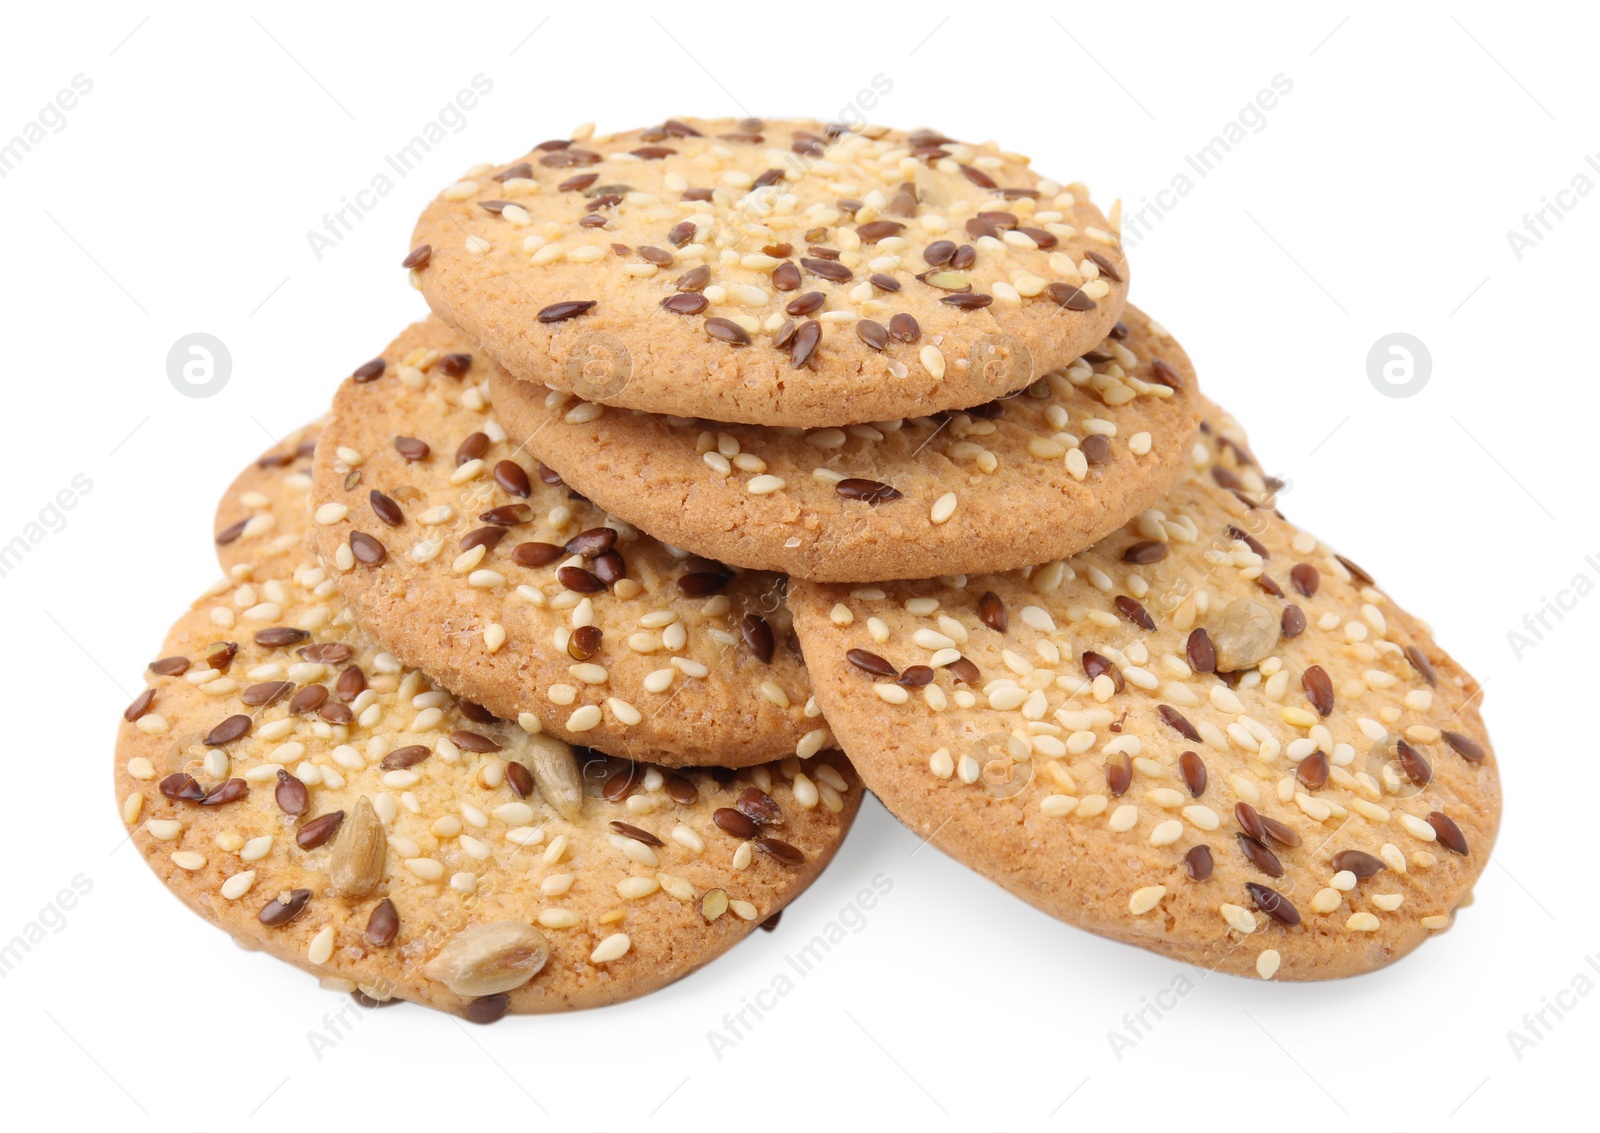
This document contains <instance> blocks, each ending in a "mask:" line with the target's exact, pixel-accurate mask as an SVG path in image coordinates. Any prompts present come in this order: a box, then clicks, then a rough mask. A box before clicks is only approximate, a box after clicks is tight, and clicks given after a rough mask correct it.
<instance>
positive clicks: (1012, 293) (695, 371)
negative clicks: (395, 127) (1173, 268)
mask: <svg viewBox="0 0 1600 1133" xmlns="http://www.w3.org/2000/svg"><path fill="white" fill-rule="evenodd" d="M412 244H413V247H412V250H411V252H410V254H409V255H407V256H406V257H405V261H404V266H405V267H407V268H409V269H410V270H411V272H412V279H413V282H415V283H416V285H417V286H419V287H420V288H421V289H422V292H423V294H424V295H426V296H427V299H428V303H429V304H430V305H431V306H432V307H433V309H434V311H436V312H437V313H438V314H439V315H440V316H441V317H443V318H444V319H445V321H447V322H449V323H451V324H452V325H454V326H456V327H459V328H460V329H461V330H462V331H463V332H465V333H466V334H467V335H468V336H470V337H471V338H473V339H476V340H477V341H478V342H480V343H482V345H483V349H484V350H485V351H486V352H487V353H489V354H490V355H491V356H492V357H494V358H496V359H498V360H499V361H500V362H501V363H502V364H503V365H504V366H505V367H506V368H507V369H509V370H510V371H511V372H512V373H513V374H515V375H516V376H517V377H520V378H524V379H527V380H529V381H534V382H538V383H541V384H544V385H549V386H552V387H554V388H557V389H562V390H566V391H568V392H572V393H577V394H578V395H580V396H582V397H584V398H586V399H588V400H591V401H598V402H603V403H605V404H608V405H619V406H626V407H628V408H631V409H641V410H645V411H648V412H652V413H677V414H684V415H690V416H701V417H706V418H708V419H711V420H716V421H744V422H752V423H758V424H766V425H794V426H802V427H812V426H824V425H843V424H852V423H856V422H861V421H881V420H886V419H889V418H893V417H910V416H916V415H919V414H925V413H932V412H936V411H939V410H944V409H962V408H966V407H968V406H972V405H980V404H983V403H985V402H989V401H993V400H994V399H995V398H996V397H1000V396H1003V395H1005V394H1007V393H1010V392H1012V391H1013V390H1016V389H1020V388H1021V387H1023V386H1025V385H1027V384H1028V383H1029V382H1031V381H1033V380H1034V379H1035V378H1036V377H1038V376H1039V375H1041V374H1044V373H1046V372H1047V371H1049V370H1052V369H1055V368H1057V367H1062V366H1066V365H1067V364H1068V363H1070V362H1071V361H1072V360H1073V359H1074V358H1076V357H1078V356H1079V355H1080V354H1082V353H1083V352H1084V351H1086V350H1089V349H1091V348H1093V346H1094V345H1095V344H1096V343H1097V342H1099V341H1100V340H1101V339H1102V338H1104V337H1105V335H1106V333H1107V332H1108V331H1109V330H1110V329H1111V326H1112V324H1113V323H1115V322H1116V320H1117V317H1118V316H1119V314H1120V313H1121V311H1122V304H1123V301H1124V297H1125V295H1126V291H1127V282H1126V281H1127V279H1128V267H1127V261H1126V259H1125V258H1124V256H1123V253H1122V249H1121V247H1120V245H1119V242H1118V238H1117V236H1116V234H1115V233H1114V232H1113V231H1112V226H1111V225H1110V224H1109V223H1108V222H1107V220H1106V219H1105V217H1104V216H1102V215H1101V214H1100V211H1099V210H1098V209H1097V208H1095V207H1094V205H1093V204H1091V203H1090V202H1089V194H1088V190H1087V189H1085V188H1084V187H1083V186H1082V185H1079V184H1063V183H1060V182H1056V181H1051V180H1048V179H1044V178H1041V177H1040V176H1039V175H1038V174H1036V173H1035V172H1034V171H1033V170H1032V169H1031V168H1030V167H1029V164H1028V159H1027V158H1026V157H1023V156H1021V155H1019V154H1014V153H1008V152H1004V151H1002V150H1000V149H999V148H998V147H997V146H996V145H995V144H994V143H993V142H985V143H983V144H981V145H973V144H970V143H966V142H960V141H956V140H954V139H951V138H947V137H945V136H944V135H942V134H938V133H935V132H932V131H927V130H922V131H917V132H915V133H910V134H907V133H905V132H902V131H899V130H890V129H887V128H884V127H876V126H869V127H866V128H864V129H862V130H860V131H857V132H852V131H850V130H848V129H846V128H844V127H840V126H828V125H823V124H821V123H817V122H810V121H769V122H754V121H745V122H739V121H734V120H731V119H720V120H710V121H702V120H699V119H690V120H687V121H682V120H673V121H669V122H667V123H665V124H664V125H662V126H659V127H651V128H649V129H645V130H632V131H629V132H627V133H622V134H613V135H610V136H606V137H588V136H584V137H580V138H576V139H573V140H570V141H568V140H559V141H552V142H545V143H542V144H541V145H539V146H537V147H535V148H534V149H533V151H532V152H530V153H528V154H526V155H524V156H523V157H521V158H518V159H516V160H515V161H513V162H511V163H510V164H508V165H505V166H492V165H483V166H478V167H476V168H473V169H471V170H469V171H468V172H467V174H466V176H465V177H464V178H463V179H462V180H461V181H459V182H457V183H456V184H454V185H452V186H450V187H449V188H447V189H445V190H444V191H443V192H442V193H440V195H439V196H438V197H437V198H436V199H435V200H434V201H433V202H432V203H431V204H429V205H428V207H427V208H426V209H425V210H424V212H423V214H422V218H421V219H420V220H419V221H418V223H417V227H416V232H415V234H414V236H413V238H412Z"/></svg>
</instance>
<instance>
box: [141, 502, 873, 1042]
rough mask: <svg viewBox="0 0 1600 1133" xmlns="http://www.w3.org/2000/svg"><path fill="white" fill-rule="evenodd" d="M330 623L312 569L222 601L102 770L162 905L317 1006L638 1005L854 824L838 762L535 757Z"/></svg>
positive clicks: (766, 912) (168, 655) (219, 596)
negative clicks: (186, 911)
mask: <svg viewBox="0 0 1600 1133" xmlns="http://www.w3.org/2000/svg"><path fill="white" fill-rule="evenodd" d="M229 502H230V503H233V504H234V505H235V506H240V507H243V506H245V505H243V504H242V503H241V502H240V501H237V500H234V501H229ZM341 608H342V602H341V601H340V599H339V595H338V592H337V589H336V588H335V587H334V585H333V583H332V581H331V579H330V578H329V576H328V572H327V570H326V569H325V568H323V567H322V566H320V565H318V564H317V563H316V562H315V561H314V560H313V559H312V558H311V556H310V555H309V553H308V552H306V551H305V550H304V549H302V551H301V554H300V560H299V563H298V565H296V566H294V567H292V568H285V569H283V570H281V571H267V570H264V569H257V570H256V571H255V573H254V576H253V578H252V579H251V580H250V581H246V582H242V583H230V582H225V583H222V584H219V586H218V587H217V588H215V589H214V590H213V591H212V592H211V593H210V594H208V595H206V596H205V597H204V598H202V599H201V600H200V601H198V602H196V603H195V605H194V607H193V608H192V609H191V610H190V611H189V612H188V613H186V614H185V615H184V616H183V617H182V618H180V619H179V621H178V622H177V624H176V625H175V626H174V627H173V629H172V631H171V633H170V634H169V635H168V637H167V640H166V642H165V644H164V645H163V647H162V651H161V658H160V659H159V660H157V661H156V662H154V663H153V664H152V665H151V667H150V669H149V671H148V672H147V674H146V684H147V688H146V691H145V692H144V693H142V694H141V695H140V697H139V698H138V699H137V700H136V701H135V702H134V703H133V704H131V705H130V706H129V708H128V710H127V712H126V713H125V715H124V719H123V721H122V722H121V723H120V725H119V731H118V736H117V744H116V768H115V779H116V790H117V799H118V802H119V804H120V807H121V813H122V818H123V821H124V823H125V824H126V826H127V828H128V830H129V831H130V834H131V837H132V840H133V842H134V844H135V845H136V846H137V847H138V849H139V851H140V852H141V853H142V854H143V855H144V857H145V859H146V860H147V862H148V863H149V865H150V866H151V868H152V869H153V870H154V871H155V872H156V873H157V875H158V876H160V877H161V879H162V880H163V881H164V882H165V883H166V885H167V886H168V887H169V888H170V889H171V890H172V891H173V892H174V893H175V894H176V895H177V896H179V897H180V898H182V899H183V901H184V902H185V903H186V904H188V905H189V906H190V907H191V908H192V909H193V910H194V911H195V912H197V913H198V914H200V915H201V916H202V917H204V918H206V919H207V920H210V921H212V922H213V923H215V924H217V925H218V926H220V927H221V928H223V929H224V930H225V931H227V932H229V933H230V934H232V935H233V936H234V937H235V938H236V939H237V940H238V941H239V942H240V943H242V944H244V945H246V946H247V947H256V948H262V949H265V950H266V951H268V952H270V953H272V954H273V955H275V956H277V957H279V958H281V959H284V960H286V961H288V962H290V963H293V964H295V965H297V966H299V967H301V968H303V969H305V970H307V971H309V972H311V973H312V974H314V975H316V976H318V977H320V978H321V979H322V980H323V982H324V983H325V985H327V986H330V987H334V988H339V989H343V990H350V991H355V990H357V989H359V990H360V991H361V993H362V994H364V995H366V996H368V997H370V998H371V999H377V1000H388V999H391V998H395V999H407V1000H414V1001H416V1002H419V1003H425V1004H429V1005H431V1006H434V1007H439V1008H442V1009H445V1010H449V1011H456V1012H461V1013H463V1014H465V1015H467V1017H469V1018H472V1019H475V1020H478V1021H488V1020H491V1019H493V1018H497V1017H498V1016H499V1015H501V1014H503V1013H505V1012H506V1011H508V1010H509V1011H512V1012H543V1011H559V1010H568V1009H573V1008H580V1007H591V1006H598V1005H601V1004H605V1003H611V1002H615V1001H617V1000H621V999H627V998H631V997H633V996H637V995H641V994H644V993H645V992H648V991H651V990H653V989H655V988H658V987H661V986H663V985H664V984H667V983H669V982H671V981H673V980H675V979H677V978H679V977H681V976H683V975H685V974H687V973H688V972H690V971H693V970H694V969H695V968H697V967H699V966H700V965H701V964H704V963H705V962H706V961H708V960H710V959H712V958H713V957H715V956H717V955H718V954H720V953H721V952H723V951H725V950H726V949H728V948H730V947H732V945H733V944H735V943H736V942H738V941H739V940H740V939H742V938H743V937H744V936H745V935H747V934H748V933H749V932H750V931H751V930H753V929H754V928H755V927H756V926H757V925H758V924H759V923H760V922H761V921H762V920H764V919H766V918H767V917H770V916H771V915H772V914H773V913H775V912H777V911H778V910H780V909H781V908H782V907H783V906H784V905H785V904H786V903H787V902H788V901H789V900H790V899H792V898H793V897H794V896H795V895H796V894H798V893H799V892H801V891H802V890H803V889H804V888H805V887H806V885H808V884H809V883H810V881H811V880H812V879H813V878H814V877H815V876H816V875H817V873H818V872H820V870H821V869H822V868H823V867H824V866H825V865H826V863H827V862H828V860H829V859H830V858H831V857H832V855H833V853H834V851H835V850H836V849H837V848H838V846H839V844H840V841H841V840H842V839H843V837H844V834H845V832H846V830H847V829H848V827H849V825H850V822H851V820H852V819H853V817H854V815H855V812H856V809H857V807H858V806H859V805H860V800H861V794H862V789H861V787H860V786H859V783H858V781H857V779H856V777H855V775H854V773H853V771H852V770H851V768H850V766H849V764H848V762H846V761H845V759H844V758H843V757H842V756H841V755H840V754H839V753H837V752H832V751H830V752H824V753H821V754H819V755H817V756H814V757H812V758H809V759H805V760H801V759H798V758H795V757H792V756H791V757H789V758H788V759H785V760H782V761H779V762H775V763H767V764H762V765H759V766H755V767H751V768H748V769H746V770H743V771H739V772H732V771H723V770H720V769H716V770H712V769H686V770H677V771H673V770H670V769H665V768H661V767H657V766H652V765H649V764H644V763H630V762H627V761H623V760H617V759H611V758H609V757H606V756H604V755H602V754H600V753H598V752H596V751H593V750H590V749H585V748H573V747H570V746H569V745H567V744H566V743H564V742H562V741H560V740H557V739H555V738H554V737H551V736H548V735H542V734H530V733H529V732H527V731H525V730H524V729H523V728H521V727H519V726H518V725H516V724H513V723H508V722H505V721H501V720H496V719H495V718H493V717H492V716H490V715H489V714H488V713H487V712H485V711H484V710H482V709H481V708H479V707H478V706H476V705H472V704H469V703H463V702H461V701H458V700H457V699H456V698H454V697H453V696H451V695H450V694H449V693H448V692H446V691H445V690H444V689H442V688H439V687H438V686H436V685H434V684H433V683H432V682H431V681H429V679H428V678H427V677H425V676H424V675H423V674H422V673H421V672H419V671H417V670H415V669H408V668H406V667H404V666H402V665H401V664H400V662H399V661H398V660H396V659H395V658H394V656H393V655H391V654H390V653H388V652H387V651H386V650H384V649H383V648H382V647H381V646H380V645H378V644H377V643H376V642H375V641H373V640H372V639H371V638H369V637H368V636H366V635H365V634H364V633H362V632H361V631H360V630H357V629H355V628H353V627H351V626H350V625H348V624H347V623H346V622H345V621H344V620H343V619H341V618H340V617H339V610H340V609H341Z"/></svg>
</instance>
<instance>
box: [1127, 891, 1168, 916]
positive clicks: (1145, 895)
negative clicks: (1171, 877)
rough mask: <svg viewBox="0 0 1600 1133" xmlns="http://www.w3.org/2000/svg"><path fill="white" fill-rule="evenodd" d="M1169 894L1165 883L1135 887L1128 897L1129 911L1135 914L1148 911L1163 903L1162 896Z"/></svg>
mask: <svg viewBox="0 0 1600 1133" xmlns="http://www.w3.org/2000/svg"><path fill="white" fill-rule="evenodd" d="M1166 895H1167V887H1166V886H1165V885H1146V886H1145V887H1144V888H1142V889H1135V890H1134V891H1133V895H1132V896H1130V897H1129V898H1128V912H1130V913H1132V914H1133V915H1134V916H1139V915H1140V914H1142V913H1148V912H1149V911H1150V910H1151V909H1153V908H1155V907H1156V906H1157V905H1158V904H1160V903H1161V898H1163V897H1165V896H1166Z"/></svg>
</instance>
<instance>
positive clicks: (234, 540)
mask: <svg viewBox="0 0 1600 1133" xmlns="http://www.w3.org/2000/svg"><path fill="white" fill-rule="evenodd" d="M324 424H325V421H322V420H318V421H314V422H312V423H311V424H309V425H306V426H303V427H302V428H299V429H296V430H295V431H294V432H292V433H290V434H289V435H288V436H286V437H284V438H283V439H281V440H279V441H277V442H276V443H275V444H273V445H272V447H270V448H268V449H267V451H266V452H264V453H262V454H261V455H260V456H259V457H257V458H256V459H255V460H254V461H252V462H251V463H250V464H249V465H248V466H247V467H246V468H245V469H244V471H243V472H240V473H239V475H238V476H236V477H235V478H234V481H233V483H232V484H230V485H229V486H228V490H227V492H225V493H224V494H223V497H222V499H221V500H220V501H218V503H217V514H216V518H215V520H214V522H213V524H212V528H213V531H214V532H215V535H214V538H215V541H216V546H217V561H218V562H220V563H221V564H222V568H223V569H224V570H226V571H228V572H229V575H230V577H234V578H240V579H248V578H249V577H250V575H251V574H252V573H254V572H255V571H257V570H261V571H263V572H264V574H265V575H270V574H272V573H274V572H276V573H280V574H281V573H282V572H283V571H284V569H285V568H288V569H293V568H294V567H295V566H297V565H299V563H300V562H301V561H302V560H303V559H304V557H305V553H306V550H305V543H306V540H305V534H306V523H305V513H306V498H307V496H308V495H309V494H310V492H311V461H312V457H313V456H314V455H315V453H316V448H317V437H318V436H319V435H320V434H321V432H322V426H323V425H324Z"/></svg>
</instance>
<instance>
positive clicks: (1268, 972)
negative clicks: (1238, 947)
mask: <svg viewBox="0 0 1600 1133" xmlns="http://www.w3.org/2000/svg"><path fill="white" fill-rule="evenodd" d="M1282 959H1283V958H1282V957H1281V956H1279V955H1278V950H1277V949H1276V948H1268V949H1265V950H1264V951H1263V952H1262V953H1261V955H1259V956H1257V957H1256V975H1258V976H1260V977H1261V978H1262V979H1264V980H1270V979H1271V978H1272V977H1273V976H1275V975H1277V974H1278V965H1279V964H1280V963H1281V962H1282Z"/></svg>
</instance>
